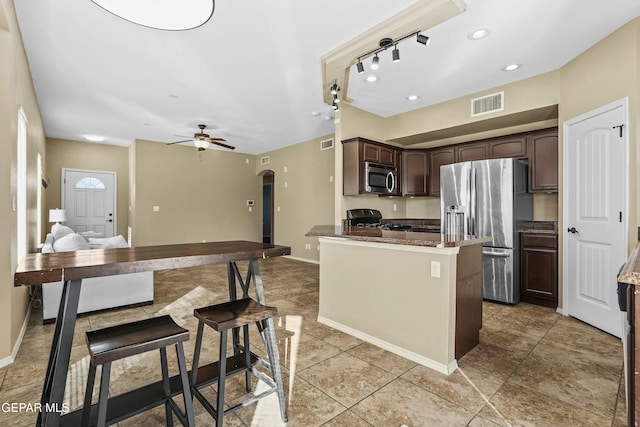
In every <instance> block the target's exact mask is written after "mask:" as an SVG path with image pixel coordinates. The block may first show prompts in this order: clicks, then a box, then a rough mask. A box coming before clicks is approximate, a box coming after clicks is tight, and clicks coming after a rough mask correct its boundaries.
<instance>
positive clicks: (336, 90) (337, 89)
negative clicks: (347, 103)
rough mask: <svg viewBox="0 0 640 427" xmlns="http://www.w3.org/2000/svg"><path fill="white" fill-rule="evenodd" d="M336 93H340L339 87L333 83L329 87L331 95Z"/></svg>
mask: <svg viewBox="0 0 640 427" xmlns="http://www.w3.org/2000/svg"><path fill="white" fill-rule="evenodd" d="M338 91H340V86H338V83H336V82H333V84H332V85H331V94H332V95H337V94H338Z"/></svg>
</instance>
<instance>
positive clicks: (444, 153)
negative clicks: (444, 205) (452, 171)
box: [429, 147, 456, 197]
mask: <svg viewBox="0 0 640 427" xmlns="http://www.w3.org/2000/svg"><path fill="white" fill-rule="evenodd" d="M455 150H456V149H455V147H443V148H436V149H432V150H430V151H429V171H430V172H431V173H430V174H429V196H433V197H439V196H440V166H444V165H450V164H452V163H456V156H455V154H456V151H455Z"/></svg>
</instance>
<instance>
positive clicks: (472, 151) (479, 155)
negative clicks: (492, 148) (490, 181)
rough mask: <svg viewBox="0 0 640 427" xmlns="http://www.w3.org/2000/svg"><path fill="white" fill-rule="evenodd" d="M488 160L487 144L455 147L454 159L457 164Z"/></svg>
mask: <svg viewBox="0 0 640 427" xmlns="http://www.w3.org/2000/svg"><path fill="white" fill-rule="evenodd" d="M488 158H489V144H487V143H485V142H481V143H479V144H464V145H460V146H458V147H456V159H457V161H458V162H470V161H472V160H484V159H488Z"/></svg>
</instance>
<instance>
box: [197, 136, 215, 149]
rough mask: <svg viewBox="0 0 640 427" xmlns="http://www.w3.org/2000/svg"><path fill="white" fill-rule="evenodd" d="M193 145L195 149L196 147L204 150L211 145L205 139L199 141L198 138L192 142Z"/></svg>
mask: <svg viewBox="0 0 640 427" xmlns="http://www.w3.org/2000/svg"><path fill="white" fill-rule="evenodd" d="M193 145H195V146H196V147H198V149H203V150H204V149H206V148H209V145H211V143H210V142H209V141H207V140H206V139H200V138H196V139H194V140H193Z"/></svg>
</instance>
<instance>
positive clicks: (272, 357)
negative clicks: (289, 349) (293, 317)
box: [249, 259, 287, 423]
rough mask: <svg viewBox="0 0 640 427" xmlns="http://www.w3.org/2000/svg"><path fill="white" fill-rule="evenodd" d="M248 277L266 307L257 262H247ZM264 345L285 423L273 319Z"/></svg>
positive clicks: (281, 415) (258, 297) (270, 319)
mask: <svg viewBox="0 0 640 427" xmlns="http://www.w3.org/2000/svg"><path fill="white" fill-rule="evenodd" d="M249 270H250V276H251V277H253V284H254V287H255V290H256V298H257V299H258V302H259V303H260V304H263V305H266V300H265V297H264V286H263V284H262V277H261V276H260V268H259V266H258V260H257V259H252V260H250V261H249ZM266 323H267V328H266V332H267V333H266V341H265V343H266V345H267V352H268V353H269V361H270V362H271V373H272V375H273V379H274V381H275V382H276V391H277V394H278V403H279V405H280V417H281V418H282V422H285V423H286V422H287V409H286V407H285V397H284V385H283V384H282V373H281V370H280V357H279V355H278V342H277V341H276V330H275V324H274V322H273V318H269V319H267V320H266Z"/></svg>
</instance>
